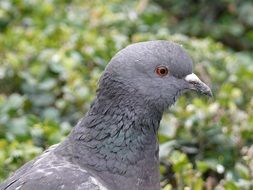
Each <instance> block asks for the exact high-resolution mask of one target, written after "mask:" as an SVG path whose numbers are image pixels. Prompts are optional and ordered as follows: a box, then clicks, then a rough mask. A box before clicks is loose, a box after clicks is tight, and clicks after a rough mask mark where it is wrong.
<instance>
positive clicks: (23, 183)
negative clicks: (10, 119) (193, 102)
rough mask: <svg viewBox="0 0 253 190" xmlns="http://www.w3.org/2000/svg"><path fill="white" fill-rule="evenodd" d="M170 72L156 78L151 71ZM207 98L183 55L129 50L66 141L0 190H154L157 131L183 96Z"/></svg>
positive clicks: (148, 48)
mask: <svg viewBox="0 0 253 190" xmlns="http://www.w3.org/2000/svg"><path fill="white" fill-rule="evenodd" d="M159 66H164V67H167V68H168V74H167V75H166V76H163V77H161V76H159V75H158V74H157V73H156V68H157V67H159ZM190 89H192V90H197V91H199V92H201V93H204V94H208V95H211V91H210V88H208V86H206V85H205V84H204V83H203V82H201V81H200V80H199V79H198V78H197V77H196V75H193V74H192V60H191V58H190V57H189V56H188V55H187V53H186V52H185V50H184V49H183V48H182V47H181V46H180V45H178V44H176V43H171V42H168V41H149V42H141V43H136V44H133V45H130V46H128V47H126V48H125V49H123V50H121V51H120V52H119V53H117V54H116V55H115V56H114V57H113V58H112V60H111V61H110V63H109V64H108V66H107V67H106V69H105V71H104V73H103V75H102V77H101V78H100V81H99V88H98V91H97V94H96V97H95V99H94V101H93V103H92V104H91V107H90V110H89V111H88V113H87V114H86V115H85V117H84V118H82V119H81V120H80V121H79V122H78V124H77V125H76V126H75V127H74V129H73V130H72V132H71V134H70V135H69V136H68V137H67V138H66V140H65V141H64V142H62V143H60V144H59V145H55V146H53V147H51V148H50V149H48V150H47V151H45V152H44V153H43V154H42V155H40V156H39V157H37V158H35V159H34V160H32V161H30V162H28V163H27V164H25V165H24V166H23V167H21V168H20V169H19V170H17V171H16V172H15V173H14V174H13V175H12V176H11V177H10V178H9V179H7V180H6V181H5V182H4V183H3V184H1V185H0V188H1V189H2V190H18V189H20V190H23V189H24V190H33V189H34V190H35V189H40V190H60V189H63V190H74V189H75V190H130V189H131V190H159V189H160V182H159V158H158V150H159V148H158V140H157V131H158V127H159V123H160V120H161V118H162V114H163V112H164V111H165V109H167V108H168V107H169V106H170V105H172V104H174V103H175V101H176V100H177V98H178V97H179V96H180V95H181V94H182V93H183V92H185V91H187V90H190Z"/></svg>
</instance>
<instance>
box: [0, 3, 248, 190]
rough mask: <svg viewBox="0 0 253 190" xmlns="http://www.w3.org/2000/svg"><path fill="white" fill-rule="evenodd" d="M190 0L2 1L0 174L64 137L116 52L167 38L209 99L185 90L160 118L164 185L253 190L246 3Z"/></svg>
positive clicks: (0, 177)
mask: <svg viewBox="0 0 253 190" xmlns="http://www.w3.org/2000/svg"><path fill="white" fill-rule="evenodd" d="M198 2H199V1H193V0H192V1H189V2H188V4H187V6H186V1H165V0H164V1H162V0H161V1H157V0H156V1H154V2H152V1H151V2H150V1H148V0H140V1H130V0H128V1H123V0H110V1H105V0H94V1H87V0H86V1H83V0H1V1H0V180H4V179H5V178H6V177H7V176H8V175H10V174H11V172H13V171H14V170H16V169H17V168H18V167H20V166H21V165H22V164H24V163H25V162H27V161H29V160H30V159H32V158H33V157H35V156H36V155H38V154H40V153H41V152H42V151H43V150H44V149H46V148H47V147H49V146H50V145H52V144H55V143H58V142H60V141H61V140H63V139H64V137H65V136H66V135H67V134H68V133H69V131H70V130H71V128H72V126H74V125H75V123H76V122H77V121H78V119H79V118H81V117H82V116H83V115H84V114H85V112H86V111H87V109H88V108H89V104H90V102H91V101H92V98H93V97H94V94H95V89H96V85H97V81H98V79H99V77H100V75H101V72H102V71H103V69H104V67H105V66H106V64H107V63H108V61H109V60H110V58H111V57H112V56H113V55H114V54H115V53H116V52H117V51H118V50H119V49H121V48H123V47H125V46H126V45H128V44H130V43H134V42H138V41H144V40H154V39H167V40H171V41H175V42H178V43H180V44H182V45H183V46H184V47H185V48H186V49H187V50H188V52H189V53H190V55H191V56H192V58H193V60H194V62H195V71H196V73H198V75H200V78H201V79H203V80H204V81H205V82H207V83H209V84H210V85H211V86H212V89H213V93H214V98H213V99H207V98H203V97H198V96H196V95H195V94H190V93H189V94H187V95H186V96H184V97H181V98H180V100H179V101H178V103H177V104H176V105H175V106H173V107H172V108H171V109H170V111H169V113H166V114H165V115H164V119H163V120H162V123H161V128H160V133H159V139H160V142H161V146H160V157H161V167H160V168H161V185H162V187H163V189H164V190H170V189H187V188H188V189H192V190H201V189H204V188H206V189H207V190H210V189H218V190H220V189H228V190H241V189H242V190H250V189H253V145H252V144H253V138H252V137H253V98H252V94H253V82H252V79H253V55H252V53H250V50H252V44H253V40H252V34H253V31H252V17H250V15H252V11H250V10H251V9H252V7H253V5H252V3H251V1H233V0H231V1H228V0H222V1H208V3H210V4H211V5H210V6H207V7H205V6H206V3H207V1H200V2H199V3H198ZM238 2H239V4H238V5H237V3H238ZM220 6H221V7H223V9H222V11H223V12H222V14H221V13H219V14H218V16H216V17H210V15H212V14H213V12H216V11H217V9H216V7H220ZM231 6H232V8H231ZM203 7H205V9H203ZM209 7H211V8H210V9H208V8H209ZM224 7H225V8H224ZM230 9H231V10H232V12H231V10H230ZM234 9H235V10H234ZM233 11H235V12H233ZM203 14H205V15H207V16H206V17H203V16H202V15H203ZM208 15H209V16H208ZM202 18H203V19H204V20H203V22H202ZM207 18H208V19H207ZM209 18H211V19H209ZM245 19H246V20H245ZM245 23H246V24H245ZM226 38H228V39H229V40H230V41H231V42H233V41H234V40H235V41H239V44H240V43H241V44H244V45H240V46H234V44H230V43H227V42H226V40H224V39H226ZM245 42H246V44H248V45H245ZM224 44H225V45H224ZM228 46H229V47H228ZM237 50H244V51H237Z"/></svg>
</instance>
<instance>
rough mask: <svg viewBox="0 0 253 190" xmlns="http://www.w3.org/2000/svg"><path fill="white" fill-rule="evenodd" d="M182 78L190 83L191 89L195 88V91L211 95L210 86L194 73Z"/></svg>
mask: <svg viewBox="0 0 253 190" xmlns="http://www.w3.org/2000/svg"><path fill="white" fill-rule="evenodd" d="M184 79H185V80H186V81H187V82H188V83H189V84H190V89H191V90H196V91H197V92H200V93H201V94H204V95H207V96H210V97H212V96H213V94H212V91H211V89H210V87H209V86H207V85H206V84H205V83H204V82H202V81H201V80H200V79H199V77H197V75H195V74H194V73H192V74H189V75H187V76H186V77H185V78H184Z"/></svg>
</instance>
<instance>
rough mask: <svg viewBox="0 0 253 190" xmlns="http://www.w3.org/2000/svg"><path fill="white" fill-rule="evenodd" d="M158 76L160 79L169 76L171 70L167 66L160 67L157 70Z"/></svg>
mask: <svg viewBox="0 0 253 190" xmlns="http://www.w3.org/2000/svg"><path fill="white" fill-rule="evenodd" d="M155 72H156V74H157V75H159V76H160V77H164V76H166V75H167V74H168V72H169V70H168V68H167V67H165V66H158V67H157V68H156V70H155Z"/></svg>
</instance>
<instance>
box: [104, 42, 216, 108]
mask: <svg viewBox="0 0 253 190" xmlns="http://www.w3.org/2000/svg"><path fill="white" fill-rule="evenodd" d="M104 75H107V76H110V78H111V79H113V80H114V81H117V82H118V83H120V85H121V88H120V89H121V90H120V89H119V88H118V89H117V91H118V92H116V91H115V90H112V91H111V93H113V94H114V95H115V94H117V93H119V94H122V93H126V92H132V93H134V94H133V95H134V96H138V97H140V98H141V99H142V100H143V101H145V104H148V105H152V106H155V107H156V108H158V109H160V110H161V111H164V109H166V108H168V107H169V106H170V105H172V104H173V103H175V101H176V100H177V98H178V97H179V96H180V95H181V94H182V93H183V92H186V91H188V90H195V91H197V92H200V93H202V94H206V95H209V96H211V95H212V93H211V90H210V88H209V87H208V86H207V85H206V84H205V83H203V82H202V81H201V80H200V79H199V78H198V77H197V76H196V75H195V74H194V73H193V71H192V60H191V58H190V56H189V55H188V54H187V53H186V51H185V50H184V49H183V48H182V47H181V46H180V45H178V44H176V43H172V42H168V41H163V40H158V41H148V42H140V43H136V44H132V45H129V46H127V47H126V48H124V49H122V50H121V51H119V52H118V53H117V54H116V55H115V56H114V57H113V58H112V60H111V61H110V63H109V64H108V66H107V68H106V69H105V72H104ZM100 83H103V77H102V79H101V81H100ZM113 85H114V84H113V83H112V86H108V88H113ZM122 90H123V91H124V92H123V91H122ZM119 91H121V92H119Z"/></svg>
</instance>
